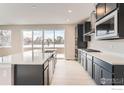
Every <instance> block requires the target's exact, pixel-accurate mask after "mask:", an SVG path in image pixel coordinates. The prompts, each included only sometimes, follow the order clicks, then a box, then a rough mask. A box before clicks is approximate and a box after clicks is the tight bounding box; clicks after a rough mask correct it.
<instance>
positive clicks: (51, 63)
mask: <svg viewBox="0 0 124 93" xmlns="http://www.w3.org/2000/svg"><path fill="white" fill-rule="evenodd" d="M53 63H54V62H53V58H51V59H50V60H49V83H51V81H52V76H53V71H54V64H53Z"/></svg>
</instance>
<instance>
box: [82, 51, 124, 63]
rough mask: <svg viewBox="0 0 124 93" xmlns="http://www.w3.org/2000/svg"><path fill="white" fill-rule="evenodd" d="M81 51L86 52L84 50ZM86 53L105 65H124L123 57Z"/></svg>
mask: <svg viewBox="0 0 124 93" xmlns="http://www.w3.org/2000/svg"><path fill="white" fill-rule="evenodd" d="M82 51H83V52H86V51H85V50H82ZM86 53H87V54H89V55H91V56H94V57H96V58H99V59H101V60H103V61H105V62H107V63H110V64H112V65H124V57H122V56H117V55H115V54H112V53H108V52H86Z"/></svg>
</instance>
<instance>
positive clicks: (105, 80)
mask: <svg viewBox="0 0 124 93" xmlns="http://www.w3.org/2000/svg"><path fill="white" fill-rule="evenodd" d="M101 84H102V85H112V73H111V72H108V71H107V70H105V69H103V68H101Z"/></svg>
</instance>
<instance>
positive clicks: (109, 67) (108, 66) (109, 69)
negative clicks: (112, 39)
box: [93, 57, 112, 72]
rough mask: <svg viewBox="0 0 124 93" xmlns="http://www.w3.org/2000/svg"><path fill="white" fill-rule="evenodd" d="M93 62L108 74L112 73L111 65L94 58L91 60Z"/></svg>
mask: <svg viewBox="0 0 124 93" xmlns="http://www.w3.org/2000/svg"><path fill="white" fill-rule="evenodd" d="M93 62H94V63H96V64H98V65H99V66H101V67H103V68H104V69H106V70H107V71H109V72H112V65H111V64H109V63H107V62H105V61H102V60H100V59H98V58H96V57H94V58H93Z"/></svg>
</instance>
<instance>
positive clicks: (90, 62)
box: [87, 59, 92, 77]
mask: <svg viewBox="0 0 124 93" xmlns="http://www.w3.org/2000/svg"><path fill="white" fill-rule="evenodd" d="M87 71H88V73H89V74H90V76H91V77H92V60H90V59H87Z"/></svg>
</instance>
